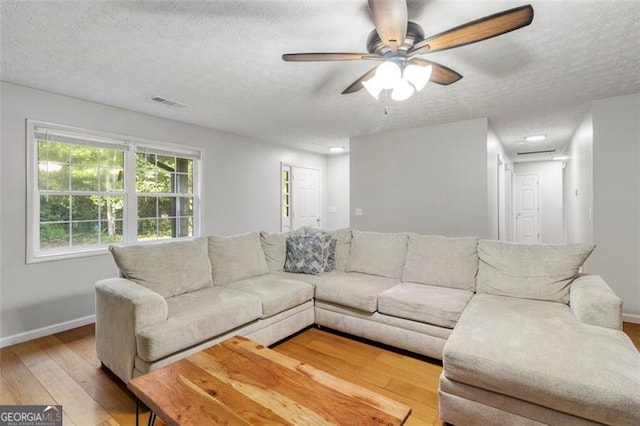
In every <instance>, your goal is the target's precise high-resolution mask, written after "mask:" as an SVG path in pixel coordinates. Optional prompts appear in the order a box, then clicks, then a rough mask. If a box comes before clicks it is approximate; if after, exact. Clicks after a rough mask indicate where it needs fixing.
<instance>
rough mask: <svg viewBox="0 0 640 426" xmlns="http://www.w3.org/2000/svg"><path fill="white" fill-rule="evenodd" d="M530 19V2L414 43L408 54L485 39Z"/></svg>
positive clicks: (523, 25) (531, 13)
mask: <svg viewBox="0 0 640 426" xmlns="http://www.w3.org/2000/svg"><path fill="white" fill-rule="evenodd" d="M532 20H533V7H531V5H530V4H528V5H526V6H521V7H516V8H515V9H509V10H505V11H504V12H500V13H496V14H495V15H490V16H485V17H484V18H480V19H477V20H475V21H471V22H467V23H466V24H463V25H460V26H458V27H455V28H451V29H450V30H447V31H445V32H442V33H440V34H436V35H434V36H431V37H429V38H427V39H425V40H423V41H421V42H419V43H416V45H415V46H413V48H412V49H411V50H410V51H409V52H408V54H409V55H419V54H422V53H430V52H437V51H439V50H445V49H452V48H454V47H459V46H464V45H465V44H471V43H475V42H477V41H482V40H486V39H488V38H491V37H495V36H499V35H501V34H505V33H508V32H509V31H513V30H517V29H518V28H522V27H525V26H527V25H529V24H530V23H531V21H532Z"/></svg>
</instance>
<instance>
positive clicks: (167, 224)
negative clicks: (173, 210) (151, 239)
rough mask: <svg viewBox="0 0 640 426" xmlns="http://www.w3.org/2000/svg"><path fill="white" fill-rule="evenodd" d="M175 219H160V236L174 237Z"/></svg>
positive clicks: (161, 237)
mask: <svg viewBox="0 0 640 426" xmlns="http://www.w3.org/2000/svg"><path fill="white" fill-rule="evenodd" d="M174 223H175V219H159V220H158V238H160V239H163V238H173V224H174Z"/></svg>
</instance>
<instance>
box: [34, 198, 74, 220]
mask: <svg viewBox="0 0 640 426" xmlns="http://www.w3.org/2000/svg"><path fill="white" fill-rule="evenodd" d="M70 203H71V197H69V196H68V195H41V196H40V222H66V221H69V219H70V217H69V206H70Z"/></svg>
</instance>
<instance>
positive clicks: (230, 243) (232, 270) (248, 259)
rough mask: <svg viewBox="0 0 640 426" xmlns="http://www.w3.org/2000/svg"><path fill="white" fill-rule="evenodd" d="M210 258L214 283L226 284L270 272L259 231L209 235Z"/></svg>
mask: <svg viewBox="0 0 640 426" xmlns="http://www.w3.org/2000/svg"><path fill="white" fill-rule="evenodd" d="M209 259H210V260H211V271H212V274H213V284H214V285H225V284H228V283H230V282H232V281H239V280H244V279H247V278H252V277H257V276H259V275H264V274H268V273H269V267H268V266H267V261H266V260H265V255H264V251H263V250H262V245H261V244H260V235H259V234H258V233H257V232H248V233H246V234H239V235H231V236H228V237H222V236H218V235H214V236H211V237H209Z"/></svg>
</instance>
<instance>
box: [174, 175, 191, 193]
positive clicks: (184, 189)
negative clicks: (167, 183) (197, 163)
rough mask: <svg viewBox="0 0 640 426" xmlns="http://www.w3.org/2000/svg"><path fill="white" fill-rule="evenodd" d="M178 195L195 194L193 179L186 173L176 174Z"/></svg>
mask: <svg viewBox="0 0 640 426" xmlns="http://www.w3.org/2000/svg"><path fill="white" fill-rule="evenodd" d="M176 193H178V194H193V178H192V176H191V175H188V174H186V173H176Z"/></svg>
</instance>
